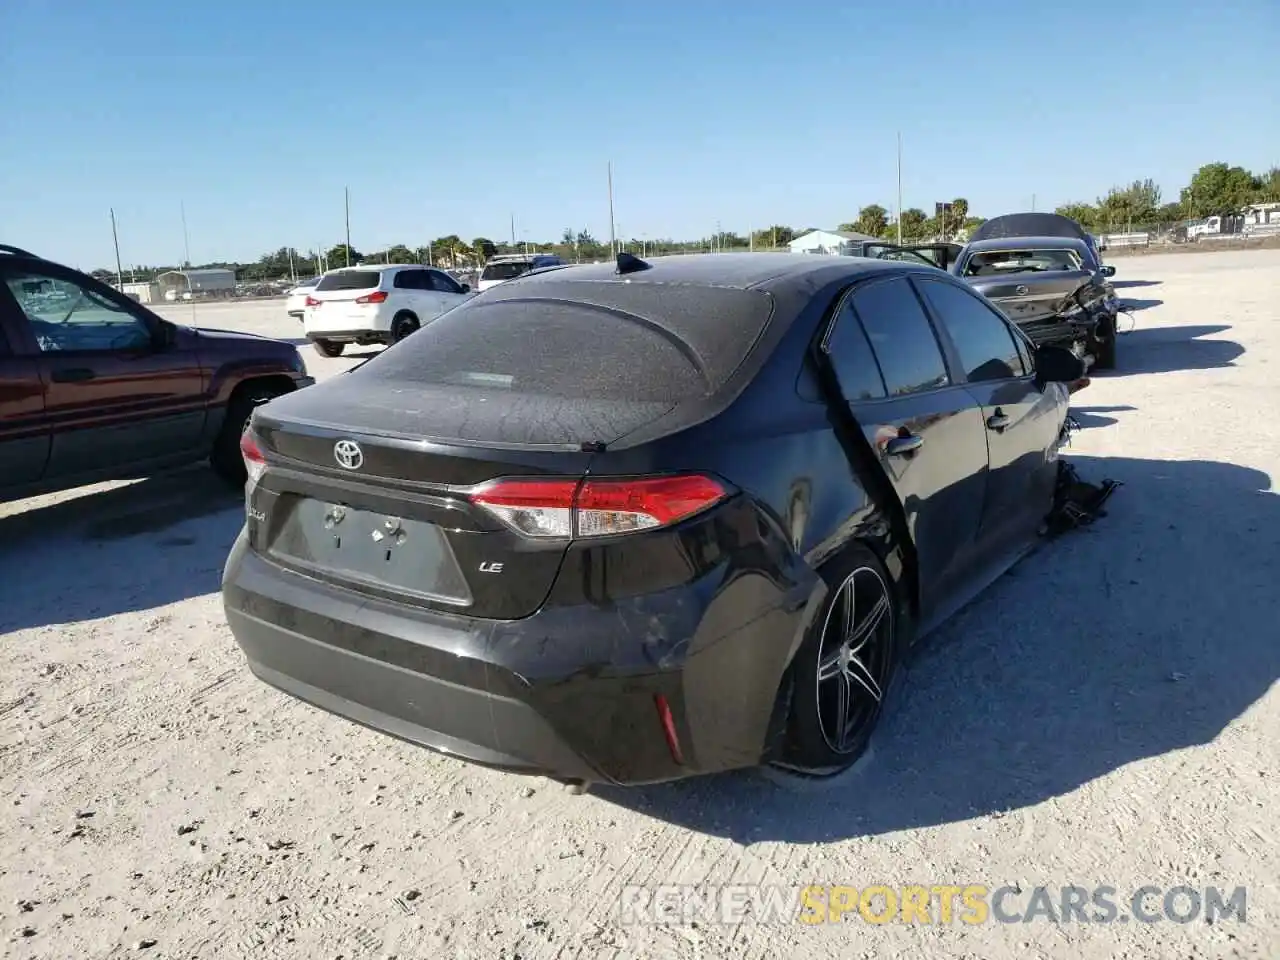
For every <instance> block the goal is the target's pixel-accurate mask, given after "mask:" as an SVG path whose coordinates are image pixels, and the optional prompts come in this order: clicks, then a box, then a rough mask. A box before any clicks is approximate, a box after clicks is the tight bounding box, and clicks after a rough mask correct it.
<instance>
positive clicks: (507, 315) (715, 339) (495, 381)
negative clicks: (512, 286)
mask: <svg viewBox="0 0 1280 960" xmlns="http://www.w3.org/2000/svg"><path fill="white" fill-rule="evenodd" d="M645 288H647V289H645ZM539 291H540V296H539V298H536V299H535V298H531V297H518V298H507V299H502V300H497V301H485V300H483V299H482V300H467V301H464V302H463V303H462V304H461V305H459V306H457V307H455V308H454V309H452V310H450V311H448V312H447V313H445V314H444V315H443V316H441V317H440V318H439V319H438V320H434V321H432V322H431V323H429V324H427V325H426V326H425V327H423V328H422V329H421V330H419V331H418V332H417V333H415V334H414V335H413V336H412V337H410V338H409V339H407V340H405V341H404V342H403V343H400V344H398V345H397V346H396V348H395V349H393V350H388V351H386V352H385V353H382V354H379V355H378V356H376V357H374V358H373V359H371V360H369V361H367V362H366V363H364V364H362V365H361V366H360V367H359V369H358V370H356V371H352V373H351V374H350V375H351V376H373V377H385V378H388V379H396V380H404V381H409V382H416V383H423V384H431V385H440V386H456V387H474V388H477V389H480V390H484V391H490V392H491V391H511V392H513V393H525V394H536V395H540V396H550V397H560V398H563V399H565V400H566V401H579V400H603V401H631V402H670V403H678V402H681V401H686V400H694V399H697V398H700V397H705V396H709V395H710V394H712V393H713V392H715V391H716V390H718V389H719V388H720V387H721V386H723V385H724V383H725V382H726V381H727V380H728V378H729V377H730V376H732V374H733V372H734V371H735V370H736V369H737V368H738V367H739V366H740V365H741V363H742V361H743V360H744V359H745V358H746V356H747V354H748V353H749V352H750V350H751V347H752V345H753V344H754V343H755V342H756V340H757V338H758V337H759V335H760V334H761V333H762V332H763V330H764V329H765V327H766V325H767V324H768V321H769V318H770V316H771V315H772V305H773V301H772V298H770V297H769V296H768V295H766V294H763V293H760V292H757V291H748V290H730V289H725V288H709V287H694V286H687V287H675V286H670V287H668V286H665V285H660V284H635V285H624V284H616V283H600V284H593V283H581V282H579V283H566V284H550V283H548V284H546V286H545V288H544V287H543V285H542V284H539Z"/></svg>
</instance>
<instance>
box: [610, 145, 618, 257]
mask: <svg viewBox="0 0 1280 960" xmlns="http://www.w3.org/2000/svg"><path fill="white" fill-rule="evenodd" d="M608 173H609V254H610V256H614V257H616V256H617V255H618V226H617V224H616V223H615V222H614V219H613V161H612V160H610V161H609V168H608Z"/></svg>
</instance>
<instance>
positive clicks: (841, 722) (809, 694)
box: [778, 546, 898, 776]
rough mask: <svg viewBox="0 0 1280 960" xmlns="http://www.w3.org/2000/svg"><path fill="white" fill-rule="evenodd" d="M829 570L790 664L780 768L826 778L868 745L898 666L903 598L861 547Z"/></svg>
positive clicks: (837, 771)
mask: <svg viewBox="0 0 1280 960" xmlns="http://www.w3.org/2000/svg"><path fill="white" fill-rule="evenodd" d="M849 552H850V556H849V557H848V558H847V559H846V560H845V561H844V562H843V563H841V564H840V568H839V570H838V571H833V572H832V574H834V575H832V574H828V583H829V584H832V585H833V587H832V590H831V593H830V594H829V595H828V599H827V602H826V605H825V609H824V611H823V613H822V615H821V616H820V617H819V618H818V619H817V620H816V621H815V623H814V625H813V626H812V627H811V628H810V634H809V637H808V639H807V640H806V642H805V643H804V645H803V646H802V647H801V649H800V651H799V653H797V655H796V659H795V662H794V663H793V665H792V682H793V687H792V697H791V705H790V715H791V720H790V725H789V734H788V738H787V747H786V750H785V752H784V754H783V757H782V758H781V760H780V761H779V764H778V765H779V766H782V767H784V768H786V769H791V770H798V771H800V772H803V773H805V774H807V775H809V776H828V775H831V774H836V773H840V772H841V771H843V770H845V769H847V768H848V767H850V766H852V765H853V763H854V762H855V761H856V760H857V759H858V758H859V757H860V756H862V754H863V753H864V752H865V751H866V749H867V747H868V745H869V744H870V741H871V734H872V732H873V730H874V729H875V726H876V723H877V722H878V721H879V719H880V716H881V713H882V712H883V707H884V704H885V701H886V698H887V695H888V692H889V690H890V685H891V683H892V681H893V678H894V672H895V668H896V666H897V656H898V649H897V647H898V645H897V621H898V604H897V601H896V599H895V592H894V589H893V586H892V584H891V581H890V578H889V575H888V573H887V572H885V570H884V568H883V566H882V565H881V564H880V562H879V560H878V559H877V558H876V557H875V555H874V554H872V553H871V551H870V550H867V549H866V548H865V547H862V546H854V547H851V548H850V551H849Z"/></svg>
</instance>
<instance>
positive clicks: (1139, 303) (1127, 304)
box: [1120, 297, 1164, 313]
mask: <svg viewBox="0 0 1280 960" xmlns="http://www.w3.org/2000/svg"><path fill="white" fill-rule="evenodd" d="M1120 303H1121V305H1122V306H1123V307H1124V309H1126V310H1128V311H1130V312H1131V313H1137V312H1138V311H1139V310H1150V309H1151V308H1152V307H1159V306H1161V305H1163V304H1164V301H1163V300H1137V299H1134V298H1132V297H1126V298H1125V299H1123V300H1121V301H1120Z"/></svg>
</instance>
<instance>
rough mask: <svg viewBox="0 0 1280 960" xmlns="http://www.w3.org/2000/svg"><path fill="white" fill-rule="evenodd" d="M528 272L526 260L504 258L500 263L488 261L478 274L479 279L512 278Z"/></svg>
mask: <svg viewBox="0 0 1280 960" xmlns="http://www.w3.org/2000/svg"><path fill="white" fill-rule="evenodd" d="M528 272H529V262H528V261H527V260H506V261H504V262H502V263H490V264H487V265H486V266H485V268H484V272H483V273H481V274H480V279H481V280H514V279H515V278H516V277H518V276H520V275H521V274H522V273H528Z"/></svg>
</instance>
